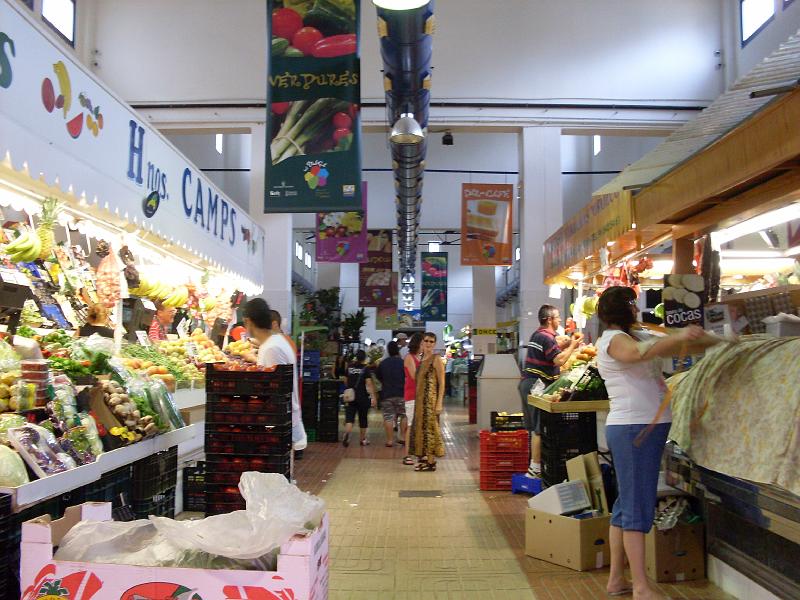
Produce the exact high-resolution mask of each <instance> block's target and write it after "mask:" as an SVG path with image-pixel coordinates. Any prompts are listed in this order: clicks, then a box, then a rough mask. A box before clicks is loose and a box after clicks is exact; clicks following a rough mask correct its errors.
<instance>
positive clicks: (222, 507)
mask: <svg viewBox="0 0 800 600" xmlns="http://www.w3.org/2000/svg"><path fill="white" fill-rule="evenodd" d="M244 508H245V503H244V498H242V497H241V496H239V498H238V499H237V498H236V497H235V496H233V495H231V496H230V497H229V498H226V501H224V502H220V501H214V502H208V503H207V504H206V510H205V513H206V516H207V517H210V516H213V515H225V514H228V513H229V512H233V511H235V510H244Z"/></svg>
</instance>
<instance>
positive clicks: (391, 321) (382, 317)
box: [375, 307, 400, 330]
mask: <svg viewBox="0 0 800 600" xmlns="http://www.w3.org/2000/svg"><path fill="white" fill-rule="evenodd" d="M399 328H400V315H399V314H398V313H397V308H396V307H392V308H379V309H378V312H377V313H375V329H386V330H394V329H399Z"/></svg>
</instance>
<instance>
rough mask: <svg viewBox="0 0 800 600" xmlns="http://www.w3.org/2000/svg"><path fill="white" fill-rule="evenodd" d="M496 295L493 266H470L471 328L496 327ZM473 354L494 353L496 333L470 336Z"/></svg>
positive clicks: (495, 349)
mask: <svg viewBox="0 0 800 600" xmlns="http://www.w3.org/2000/svg"><path fill="white" fill-rule="evenodd" d="M496 296H497V289H496V282H495V275H494V267H472V328H473V329H495V328H496V327H497V308H496V305H495V298H496ZM472 346H473V352H474V353H475V354H495V353H496V352H497V335H474V334H473V336H472Z"/></svg>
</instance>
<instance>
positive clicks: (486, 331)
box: [472, 328, 497, 335]
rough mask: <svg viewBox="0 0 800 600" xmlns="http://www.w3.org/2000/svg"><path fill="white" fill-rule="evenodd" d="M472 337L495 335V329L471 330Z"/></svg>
mask: <svg viewBox="0 0 800 600" xmlns="http://www.w3.org/2000/svg"><path fill="white" fill-rule="evenodd" d="M472 335H497V329H495V328H484V329H477V328H476V329H473V330H472Z"/></svg>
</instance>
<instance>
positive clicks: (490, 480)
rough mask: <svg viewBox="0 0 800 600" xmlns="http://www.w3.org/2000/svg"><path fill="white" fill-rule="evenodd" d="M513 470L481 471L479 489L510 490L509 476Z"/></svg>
mask: <svg viewBox="0 0 800 600" xmlns="http://www.w3.org/2000/svg"><path fill="white" fill-rule="evenodd" d="M513 476H514V471H500V472H497V473H481V477H480V489H481V490H484V491H487V490H508V491H511V478H512V477H513Z"/></svg>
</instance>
